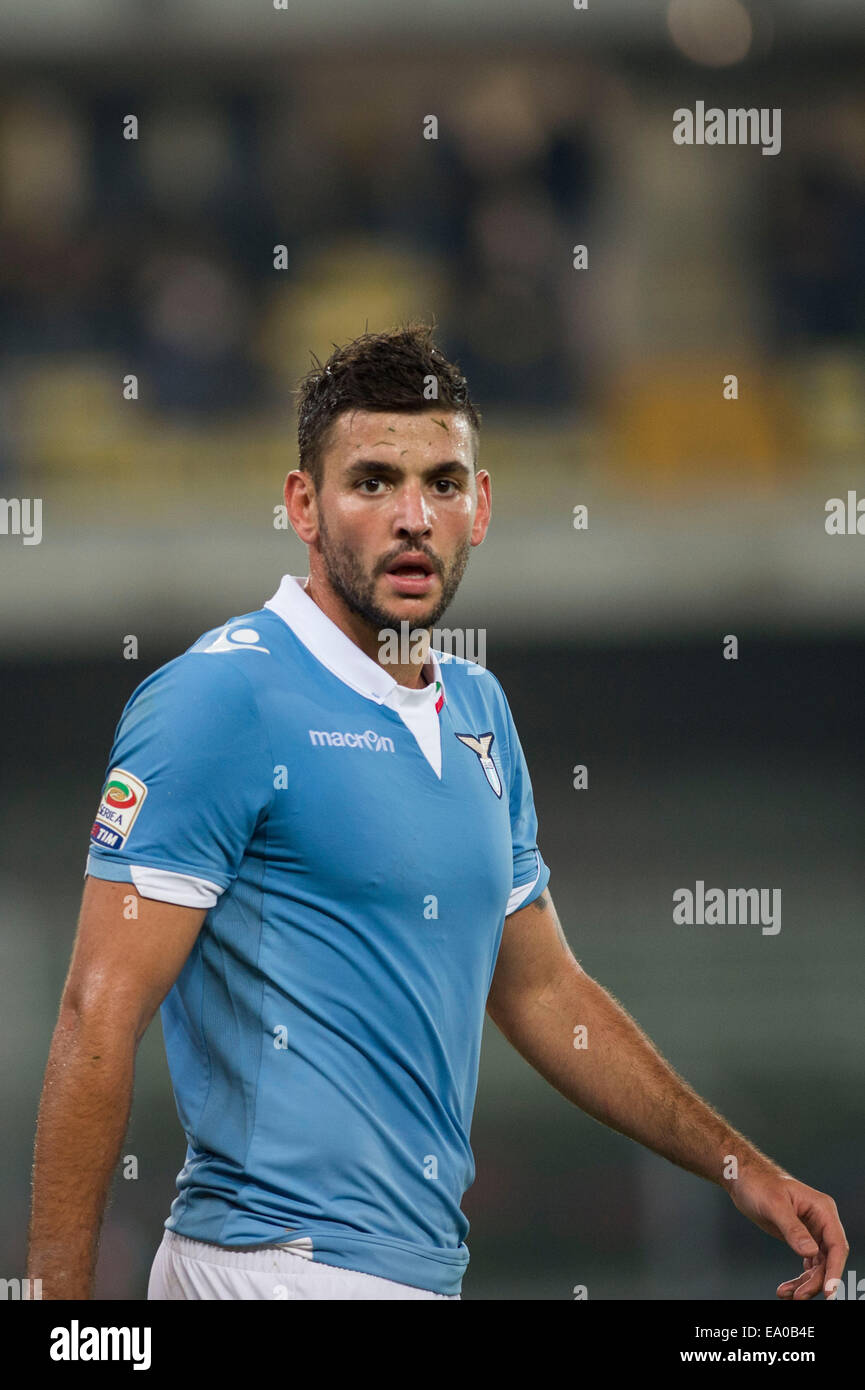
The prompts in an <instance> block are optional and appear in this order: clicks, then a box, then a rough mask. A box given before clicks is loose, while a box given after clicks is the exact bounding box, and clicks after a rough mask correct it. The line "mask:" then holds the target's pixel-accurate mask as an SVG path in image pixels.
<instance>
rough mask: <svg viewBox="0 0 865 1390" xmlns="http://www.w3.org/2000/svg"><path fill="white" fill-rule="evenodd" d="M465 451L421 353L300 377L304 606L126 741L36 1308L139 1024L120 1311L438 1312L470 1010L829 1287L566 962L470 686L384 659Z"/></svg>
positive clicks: (73, 1005) (503, 751)
mask: <svg viewBox="0 0 865 1390" xmlns="http://www.w3.org/2000/svg"><path fill="white" fill-rule="evenodd" d="M433 382H434V383H436V385H437V398H436V399H435V400H434V401H430V400H429V399H428V397H429V395H430V389H429V388H430V384H431V383H433ZM479 424H480V417H479V415H478V412H477V410H476V408H475V406H474V404H473V403H472V401H471V399H470V396H469V394H468V390H467V386H466V383H465V381H464V379H463V378H462V376H461V375H460V373H459V371H458V369H457V368H456V367H455V366H454V365H453V364H451V363H449V362H448V361H447V360H446V359H445V358H444V357H443V355H442V354H441V353H440V352H439V350H438V349H437V348H436V347H435V346H434V344H433V340H432V335H431V330H430V329H429V328H427V327H426V326H424V325H410V326H408V327H407V328H404V329H400V330H398V331H394V332H392V333H384V334H364V335H363V336H362V337H360V338H358V339H357V340H355V341H354V342H352V343H349V344H348V345H347V346H345V347H342V348H340V349H337V350H336V351H335V352H334V353H333V354H332V356H331V357H330V359H329V360H328V362H327V363H326V364H325V365H324V366H323V367H322V366H321V365H320V364H319V363H316V365H315V367H314V369H313V370H312V371H311V372H310V373H309V374H308V375H307V377H306V378H305V379H304V381H303V382H302V384H301V388H300V390H299V431H298V434H299V447H300V458H299V462H300V468H299V469H297V470H294V471H292V472H291V473H289V475H288V477H287V479H286V482H285V494H284V495H285V505H286V508H287V512H288V516H289V518H290V520H291V523H292V525H293V527H294V529H295V531H296V533H297V535H298V536H299V537H300V539H301V540H302V541H303V542H304V543H305V544H306V545H307V547H308V549H309V574H308V576H303V577H298V576H290V575H287V576H285V577H284V578H283V579H282V582H281V583H280V585H279V587H278V589H277V591H276V593H275V594H274V595H273V597H272V598H270V599H268V600H267V602H266V603H265V604H264V606H263V607H262V608H260V609H258V610H257V611H255V612H251V613H244V614H242V615H240V616H237V617H234V618H231V619H230V620H229V621H228V622H226V623H223V624H222V626H220V627H219V628H214V629H213V630H212V631H210V632H207V633H205V635H204V636H203V637H201V638H200V639H199V640H198V641H197V642H195V643H194V644H193V645H192V646H191V647H190V648H189V649H188V651H186V652H184V653H183V654H182V655H181V656H178V657H177V658H176V659H174V660H173V661H170V662H169V663H168V664H167V665H165V666H163V667H161V668H160V669H159V670H157V671H156V672H154V674H153V675H151V676H149V677H148V678H147V679H146V680H144V681H143V682H142V683H141V685H139V687H138V688H137V690H136V691H135V692H134V694H133V695H132V697H131V699H130V700H129V701H128V703H127V705H126V708H125V709H124V711H123V714H122V717H121V720H120V723H119V726H118V729H117V734H116V738H115V742H114V746H113V748H112V750H111V756H110V762H109V770H108V774H107V777H106V780H105V784H104V787H103V791H102V796H101V800H100V803H99V807H98V811H97V814H96V819H95V822H94V825H93V830H92V837H91V838H92V844H91V846H90V854H89V858H88V860H87V870H86V882H85V887H84V896H83V903H82V909H81V916H80V921H79V926H78V935H77V939H76V944H75V948H74V952H73V956H72V962H71V966H70V970H69V975H68V979H67V981H66V985H65V988H64V992H63V997H62V1002H61V1006H60V1016H59V1020H58V1023H57V1028H56V1032H55V1035H54V1039H53V1042H52V1046H51V1051H50V1056H49V1060H48V1066H47V1072H46V1079H45V1085H44V1089H43V1094H42V1101H41V1107H40V1114H39V1123H38V1131H37V1141H36V1161H35V1170H34V1194H33V1212H32V1221H31V1244H30V1259H29V1268H28V1272H29V1274H30V1276H31V1277H38V1278H41V1279H42V1281H43V1296H44V1297H46V1298H51V1299H61V1298H74V1299H82V1298H88V1297H89V1296H90V1292H91V1287H92V1277H93V1270H94V1265H95V1258H96V1249H97V1242H98V1233H99V1229H100V1224H101V1220H102V1215H103V1209H104V1204H105V1199H106V1194H107V1189H108V1184H109V1181H110V1178H111V1175H112V1172H113V1170H114V1168H115V1165H116V1163H117V1161H118V1158H119V1154H120V1149H121V1145H122V1142H123V1136H124V1132H125V1129H126V1125H127V1121H128V1115H129V1108H130V1101H131V1094H132V1085H133V1066H134V1060H135V1053H136V1048H137V1045H138V1042H139V1041H140V1039H141V1036H142V1034H143V1033H144V1031H145V1030H146V1028H147V1026H148V1024H149V1023H150V1020H151V1018H152V1016H153V1014H154V1013H155V1011H156V1009H157V1008H158V1007H159V1006H160V1005H161V1006H162V1021H163V1028H164V1035H165V1046H166V1052H167V1057H168V1062H169V1067H170V1071H171V1077H172V1083H173V1088H174V1092H175V1098H176V1102H177V1108H178V1113H179V1116H180V1121H181V1123H182V1125H183V1129H184V1131H185V1133H186V1139H187V1146H188V1147H187V1152H186V1161H185V1163H184V1165H183V1168H182V1170H181V1172H180V1174H179V1176H178V1179H177V1197H176V1199H175V1201H174V1203H173V1205H172V1207H171V1213H170V1215H169V1216H168V1219H167V1220H166V1222H165V1226H166V1230H165V1233H164V1237H163V1241H162V1244H161V1246H160V1247H159V1250H158V1252H157V1254H156V1258H155V1261H154V1264H153V1269H152V1273H151V1277H150V1285H149V1290H148V1297H149V1298H151V1299H276V1298H298V1299H303V1298H315V1299H408V1298H449V1299H456V1298H459V1297H460V1289H461V1283H462V1278H463V1274H464V1271H465V1268H466V1264H467V1261H468V1250H467V1248H466V1244H465V1237H466V1233H467V1230H468V1223H467V1221H466V1219H465V1217H464V1215H463V1213H462V1211H461V1209H460V1201H461V1198H462V1195H463V1193H464V1192H465V1190H466V1188H467V1187H468V1186H469V1185H470V1183H471V1182H472V1180H473V1178H474V1161H473V1157H472V1152H471V1148H470V1144H469V1130H470V1122H471V1116H472V1110H473V1105H474V1098H475V1090H476V1083H477V1071H478V1058H479V1052H480V1044H481V1032H482V1025H483V1020H484V1011H485V1010H487V1011H488V1012H489V1014H490V1016H491V1018H492V1019H493V1020H494V1021H495V1023H496V1024H497V1025H498V1027H499V1028H500V1029H501V1031H502V1032H503V1033H504V1035H505V1036H506V1037H507V1038H508V1039H509V1041H510V1042H511V1043H512V1044H513V1046H514V1047H515V1048H516V1049H517V1050H518V1051H519V1052H520V1053H521V1054H522V1055H523V1056H524V1057H525V1058H526V1059H527V1060H528V1061H529V1062H530V1063H531V1064H532V1066H534V1067H535V1068H536V1069H537V1070H538V1071H539V1072H540V1073H541V1075H542V1076H544V1077H545V1078H546V1080H547V1081H549V1082H550V1084H551V1085H553V1086H555V1087H556V1088H557V1089H558V1090H559V1091H561V1093H562V1094H563V1095H564V1096H566V1097H567V1098H568V1099H569V1100H571V1101H572V1102H574V1104H576V1105H578V1106H580V1107H581V1108H582V1109H584V1110H586V1111H587V1112H588V1113H589V1114H590V1115H593V1116H594V1117H595V1118H596V1119H598V1120H601V1121H603V1122H604V1123H605V1124H607V1125H609V1126H610V1127H612V1128H614V1129H616V1130H619V1131H620V1132H622V1133H624V1134H626V1135H629V1136H630V1137H631V1138H633V1139H635V1140H637V1141H639V1142H640V1143H642V1144H645V1145H646V1146H648V1147H649V1148H651V1149H653V1150H654V1151H655V1152H656V1153H659V1154H662V1155H664V1156H665V1157H666V1158H668V1159H669V1160H670V1161H671V1162H673V1163H675V1164H678V1165H680V1166H681V1167H683V1168H686V1169H689V1170H690V1171H692V1172H694V1173H698V1174H700V1175H702V1176H703V1177H705V1178H707V1179H708V1180H709V1181H711V1182H714V1183H717V1184H718V1185H719V1186H722V1187H724V1188H725V1189H726V1190H727V1192H728V1194H729V1196H730V1197H731V1198H732V1201H733V1202H734V1204H735V1205H736V1207H737V1208H738V1209H739V1210H740V1211H741V1212H743V1213H744V1214H745V1215H746V1216H748V1217H750V1219H751V1220H752V1221H754V1222H756V1224H757V1225H758V1226H760V1227H761V1228H762V1229H763V1230H764V1231H767V1232H768V1233H769V1234H771V1235H773V1236H776V1237H778V1238H780V1239H782V1240H785V1241H787V1243H788V1244H789V1245H790V1246H791V1247H792V1249H793V1250H795V1251H796V1253H797V1254H798V1255H800V1256H801V1257H802V1260H803V1272H802V1273H801V1274H800V1275H799V1276H798V1277H797V1278H795V1279H791V1280H789V1281H788V1282H786V1283H784V1284H782V1285H780V1287H779V1288H778V1294H779V1296H780V1297H782V1298H785V1297H786V1298H791V1297H796V1298H812V1297H814V1295H815V1294H817V1293H818V1292H819V1291H820V1290H821V1289H822V1288H825V1286H826V1285H827V1283H828V1281H829V1280H831V1279H833V1278H834V1279H838V1278H840V1276H841V1273H842V1270H843V1267H844V1263H845V1259H846V1254H847V1243H846V1240H845V1237H844V1232H843V1230H842V1227H841V1224H840V1222H839V1219H838V1213H837V1209H836V1206H835V1203H834V1202H833V1201H832V1199H831V1198H830V1197H828V1196H826V1195H824V1194H823V1193H820V1192H817V1191H815V1190H814V1189H813V1188H810V1187H807V1186H805V1185H804V1184H803V1183H800V1182H797V1181H796V1180H795V1179H794V1178H792V1177H791V1176H790V1175H789V1174H787V1173H785V1172H784V1171H783V1170H782V1169H781V1168H779V1167H778V1166H777V1164H775V1163H773V1162H772V1161H771V1160H770V1159H768V1158H767V1157H765V1155H763V1154H761V1153H760V1152H758V1151H757V1150H756V1149H755V1148H754V1147H753V1146H752V1145H751V1144H750V1143H748V1141H747V1140H746V1139H744V1138H743V1137H742V1135H740V1134H738V1133H737V1132H736V1131H735V1130H733V1129H731V1128H730V1126H729V1125H728V1124H727V1123H726V1122H725V1121H724V1120H723V1119H722V1118H721V1117H720V1116H719V1115H718V1114H717V1113H716V1112H715V1111H714V1110H712V1109H711V1108H710V1107H709V1106H708V1105H707V1104H705V1103H704V1102H703V1101H702V1100H701V1099H700V1098H699V1097H698V1096H697V1095H696V1094H695V1093H694V1092H693V1091H692V1090H691V1089H690V1088H689V1087H688V1086H687V1085H686V1084H685V1082H684V1081H683V1080H682V1079H681V1078H680V1077H679V1076H678V1075H677V1074H676V1073H675V1071H673V1069H672V1068H671V1067H670V1066H669V1065H668V1064H667V1063H666V1062H665V1061H664V1060H663V1059H662V1058H661V1057H660V1055H659V1054H658V1052H657V1051H656V1050H655V1048H654V1047H653V1045H652V1044H651V1042H650V1041H649V1039H648V1038H647V1037H646V1036H645V1035H644V1034H643V1033H642V1032H641V1030H640V1029H639V1028H638V1027H637V1025H636V1024H635V1023H634V1022H633V1020H632V1019H631V1018H630V1017H629V1015H628V1014H627V1013H626V1012H625V1011H624V1010H623V1009H622V1008H621V1007H620V1006H619V1005H618V1003H617V1002H616V1001H615V1000H614V999H613V998H612V997H611V996H610V995H609V994H608V993H607V992H606V991H605V990H604V989H603V988H602V987H601V985H600V984H598V983H597V982H596V981H594V980H593V979H592V978H590V976H589V975H587V974H586V973H585V971H584V970H583V969H582V968H581V967H580V965H579V964H578V963H577V961H576V960H575V958H574V956H573V955H572V954H571V951H570V949H569V947H568V944H567V941H566V940H565V937H564V934H563V932H562V929H561V926H560V925H559V920H558V917H557V915H556V910H555V908H554V906H553V902H552V899H551V896H550V893H549V890H548V880H549V869H548V868H547V866H546V864H545V863H544V861H543V858H542V856H541V853H540V851H539V849H538V845H537V821H536V817H535V808H534V804H533V800H532V789H531V783H530V780H529V773H528V770H527V767H526V762H525V759H524V756H523V751H522V748H521V746H520V741H519V738H518V737H517V732H516V729H515V727H514V722H513V719H512V717H511V713H510V710H509V707H508V703H507V700H506V699H505V696H504V693H503V691H502V688H501V686H500V685H499V683H498V681H497V680H496V678H495V676H494V675H492V674H491V672H489V671H487V670H485V669H483V668H482V667H480V666H478V665H477V664H475V663H473V662H470V661H466V660H462V659H456V660H446V659H445V654H444V653H443V652H437V651H436V650H434V649H433V648H432V647H429V646H427V647H426V648H424V643H423V642H421V643H420V644H419V650H418V649H415V646H414V643H412V644H411V646H410V648H409V649H405V644H403V649H401V648H400V645H399V644H397V646H396V652H395V654H394V650H393V649H392V648H391V649H387V648H386V647H385V646H384V639H385V638H387V637H388V636H389V635H394V634H396V635H402V634H404V633H405V634H414V633H416V632H417V631H418V630H420V631H422V632H423V633H425V634H426V633H428V632H429V629H430V628H432V626H433V625H434V624H435V623H436V622H437V620H438V619H439V617H440V616H441V615H442V614H443V613H444V612H445V610H446V609H447V607H448V605H449V603H450V602H451V600H452V599H453V596H454V594H455V593H456V590H457V586H458V585H459V582H460V579H461V577H462V574H463V572H464V570H465V566H466V563H467V560H468V556H469V553H470V551H471V548H472V547H473V546H477V545H480V544H481V542H482V541H483V539H484V537H485V535H486V531H487V527H488V524H489V520H490V479H489V474H488V473H487V472H486V471H484V470H479V469H478V467H477V458H478V431H479ZM403 624H407V626H406V627H404V626H403ZM385 655H387V658H388V659H387V660H386V661H385V660H380V659H379V658H380V657H383V656H385ZM576 1024H583V1025H585V1026H586V1027H587V1030H588V1046H587V1048H585V1049H575V1048H574V1046H573V1036H574V1027H575V1025H576ZM731 1157H732V1158H735V1160H736V1168H735V1171H736V1172H737V1176H735V1177H733V1176H731V1173H732V1172H733V1171H734V1169H733V1165H732V1164H731ZM682 1234H683V1237H684V1233H682ZM671 1236H673V1238H674V1233H671Z"/></svg>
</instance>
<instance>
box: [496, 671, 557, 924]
mask: <svg viewBox="0 0 865 1390" xmlns="http://www.w3.org/2000/svg"><path fill="white" fill-rule="evenodd" d="M493 680H494V681H495V684H496V686H497V687H498V695H499V699H500V702H501V710H502V718H503V721H504V733H505V743H506V758H505V762H506V770H507V773H508V775H509V794H508V795H509V806H510V817H511V841H512V844H513V854H514V877H513V886H512V888H511V893H510V897H509V898H508V904H507V908H506V909H505V916H507V915H508V913H510V912H516V910H517V908H518V907H527V906H528V904H529V903H530V902H534V900H535V898H539V897H540V895H541V893H542V892H543V891H544V889H545V888H546V886H547V884H548V883H549V881H550V870H549V868H548V866H547V865H546V863H545V862H544V859H543V856H542V855H541V852H540V850H539V849H538V843H537V837H538V818H537V814H536V812H535V800H534V796H533V793H532V782H531V778H530V776H529V769H528V765H527V763H526V758H525V754H524V753H523V749H522V744H521V743H520V740H519V735H518V734H517V730H516V725H515V724H514V720H513V715H512V714H511V710H510V706H509V704H508V702H507V698H506V696H505V693H504V691H503V690H502V687H501V685H500V684H499V682H498V680H497V679H496V677H493Z"/></svg>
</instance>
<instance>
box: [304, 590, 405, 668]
mask: <svg viewBox="0 0 865 1390" xmlns="http://www.w3.org/2000/svg"><path fill="white" fill-rule="evenodd" d="M303 588H304V592H305V593H306V594H307V595H308V596H309V598H311V599H312V601H313V603H315V604H317V605H318V607H319V608H320V609H321V610H322V612H323V613H325V614H326V615H327V617H328V618H330V620H331V622H332V623H336V625H337V627H338V628H340V630H341V631H342V632H344V633H345V635H346V637H348V638H350V640H351V641H352V642H354V644H355V646H356V647H360V649H361V651H362V652H363V653H364V655H365V656H368V657H369V658H370V660H371V661H374V662H376V664H377V665H378V666H381V668H382V670H384V671H387V673H388V675H389V676H392V677H393V679H394V680H395V681H396V683H397V685H404V686H406V687H407V688H408V689H409V690H422V689H423V688H424V686H427V685H430V684H431V682H432V680H433V664H432V658H431V657H430V656H429V641H430V629H429V628H415V627H413V626H412V625H411V623H410V622H409V621H408V620H405V622H404V624H402V625H400V627H399V629H398V630H396V631H395V636H394V637H393V638H391V639H390V641H389V642H388V641H384V642H381V641H379V636H378V633H379V629H378V628H375V627H373V625H372V624H371V623H369V622H368V621H367V620H366V619H365V618H362V617H361V616H360V615H359V614H358V613H354V612H352V610H351V609H350V608H349V607H348V606H347V605H346V604H345V603H344V601H343V600H342V599H341V598H340V596H339V595H338V594H335V593H334V592H333V590H332V589H331V588H330V586H329V585H326V584H320V583H318V582H317V581H316V579H315V578H314V577H313V575H312V574H310V575H309V577H308V578H307V581H306V583H305V584H304V586H303ZM389 648H392V649H393V650H392V651H391V650H389Z"/></svg>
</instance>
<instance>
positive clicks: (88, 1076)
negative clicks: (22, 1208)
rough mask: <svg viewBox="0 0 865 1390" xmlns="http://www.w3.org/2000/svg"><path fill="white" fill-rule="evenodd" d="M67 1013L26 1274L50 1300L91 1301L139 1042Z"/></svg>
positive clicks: (54, 1047) (49, 1096) (60, 1027)
mask: <svg viewBox="0 0 865 1390" xmlns="http://www.w3.org/2000/svg"><path fill="white" fill-rule="evenodd" d="M120 1037H121V1039H122V1040H121V1041H118V1032H117V1030H116V1029H113V1028H112V1027H111V1026H110V1024H109V1023H108V1022H107V1021H105V1020H96V1019H93V1018H90V1019H87V1020H83V1019H81V1018H80V1017H79V1016H78V1015H77V1014H76V1013H75V1012H74V1011H72V1010H67V1011H64V1012H61V1016H60V1019H59V1021H58V1023H57V1027H56V1029H55V1032H54V1037H53V1040H52V1043H51V1050H50V1053H49V1056H48V1064H47V1067H46V1071H45V1081H44V1085H43V1089H42V1099H41V1102H40V1106H39V1119H38V1124H37V1131H36V1154H35V1163H34V1173H33V1204H32V1212H31V1222H30V1246H29V1254H28V1266H27V1273H28V1276H29V1277H30V1278H31V1279H41V1280H42V1297H43V1298H45V1299H63V1298H70V1299H86V1298H90V1296H91V1290H92V1284H93V1274H94V1270H95V1266H96V1252H97V1246H98V1241H99V1231H100V1227H101V1225H102V1217H103V1214H104V1210H105V1202H106V1198H107V1195H108V1189H109V1185H110V1182H111V1175H112V1173H113V1171H114V1168H115V1166H116V1164H117V1161H118V1158H119V1155H120V1148H121V1145H122V1143H123V1136H124V1134H125V1133H126V1126H127V1124H128V1121H129V1110H130V1106H131V1102H132V1087H133V1077H134V1069H135V1038H134V1035H131V1036H130V1037H129V1038H128V1040H127V1038H126V1036H125V1034H122V1033H121V1034H120Z"/></svg>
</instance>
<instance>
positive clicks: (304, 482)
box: [282, 468, 318, 545]
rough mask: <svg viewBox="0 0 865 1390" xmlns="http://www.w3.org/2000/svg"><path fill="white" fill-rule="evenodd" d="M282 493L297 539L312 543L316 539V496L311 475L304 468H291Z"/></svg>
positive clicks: (305, 543)
mask: <svg viewBox="0 0 865 1390" xmlns="http://www.w3.org/2000/svg"><path fill="white" fill-rule="evenodd" d="M282 495H283V498H284V499H285V510H286V513H287V515H288V519H289V521H290V522H291V525H292V528H293V530H294V533H295V535H296V536H297V538H298V540H301V541H303V543H304V545H314V544H315V542H316V541H317V540H318V496H317V494H316V491H315V485H314V483H313V481H312V476H311V475H310V474H309V473H307V472H306V470H305V469H301V468H295V469H293V470H292V471H291V472H290V473H289V474H288V475H287V477H286V479H285V487H284V488H283V493H282Z"/></svg>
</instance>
